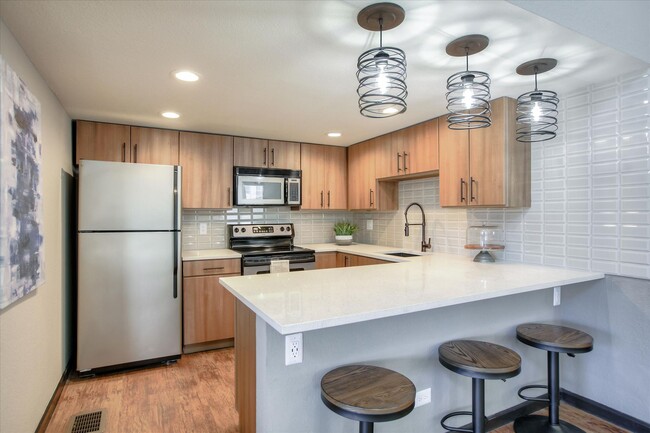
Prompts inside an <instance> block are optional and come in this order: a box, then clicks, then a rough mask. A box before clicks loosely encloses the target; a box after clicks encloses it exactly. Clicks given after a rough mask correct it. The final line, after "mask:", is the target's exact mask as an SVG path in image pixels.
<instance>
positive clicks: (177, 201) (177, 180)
mask: <svg viewBox="0 0 650 433" xmlns="http://www.w3.org/2000/svg"><path fill="white" fill-rule="evenodd" d="M180 221H181V167H179V166H174V230H176V232H175V233H174V289H173V292H174V293H173V296H174V299H176V298H178V286H179V281H180V278H181V275H180V273H179V272H178V268H179V267H180V262H181V254H180V237H181V231H180V227H179V226H180Z"/></svg>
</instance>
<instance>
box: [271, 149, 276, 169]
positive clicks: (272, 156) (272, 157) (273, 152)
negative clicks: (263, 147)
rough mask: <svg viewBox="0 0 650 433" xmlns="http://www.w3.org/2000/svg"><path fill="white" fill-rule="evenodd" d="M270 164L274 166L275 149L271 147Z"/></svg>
mask: <svg viewBox="0 0 650 433" xmlns="http://www.w3.org/2000/svg"><path fill="white" fill-rule="evenodd" d="M271 165H272V166H274V167H275V149H271Z"/></svg>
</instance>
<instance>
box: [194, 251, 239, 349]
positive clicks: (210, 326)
mask: <svg viewBox="0 0 650 433" xmlns="http://www.w3.org/2000/svg"><path fill="white" fill-rule="evenodd" d="M237 275H240V260H239V259H223V260H198V261H191V262H184V263H183V351H184V352H185V353H189V352H194V351H197V350H203V349H210V348H215V347H226V346H232V344H233V339H234V337H235V328H234V326H235V297H234V296H233V295H232V294H231V293H230V292H229V291H228V290H226V289H225V288H224V287H223V286H222V285H221V283H219V278H220V277H230V276H237Z"/></svg>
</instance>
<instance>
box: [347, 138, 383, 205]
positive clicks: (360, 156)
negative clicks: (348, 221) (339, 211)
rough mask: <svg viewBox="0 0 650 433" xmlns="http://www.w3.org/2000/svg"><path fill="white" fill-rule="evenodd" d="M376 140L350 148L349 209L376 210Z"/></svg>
mask: <svg viewBox="0 0 650 433" xmlns="http://www.w3.org/2000/svg"><path fill="white" fill-rule="evenodd" d="M374 143H375V140H374V139H373V140H368V141H364V142H361V143H358V144H355V145H354V146H350V147H348V209H350V210H358V209H376V203H377V199H376V196H377V191H376V188H375V146H374Z"/></svg>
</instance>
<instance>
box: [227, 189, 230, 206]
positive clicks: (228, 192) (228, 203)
mask: <svg viewBox="0 0 650 433" xmlns="http://www.w3.org/2000/svg"><path fill="white" fill-rule="evenodd" d="M227 191H228V193H227V194H228V206H230V187H228V188H227Z"/></svg>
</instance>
